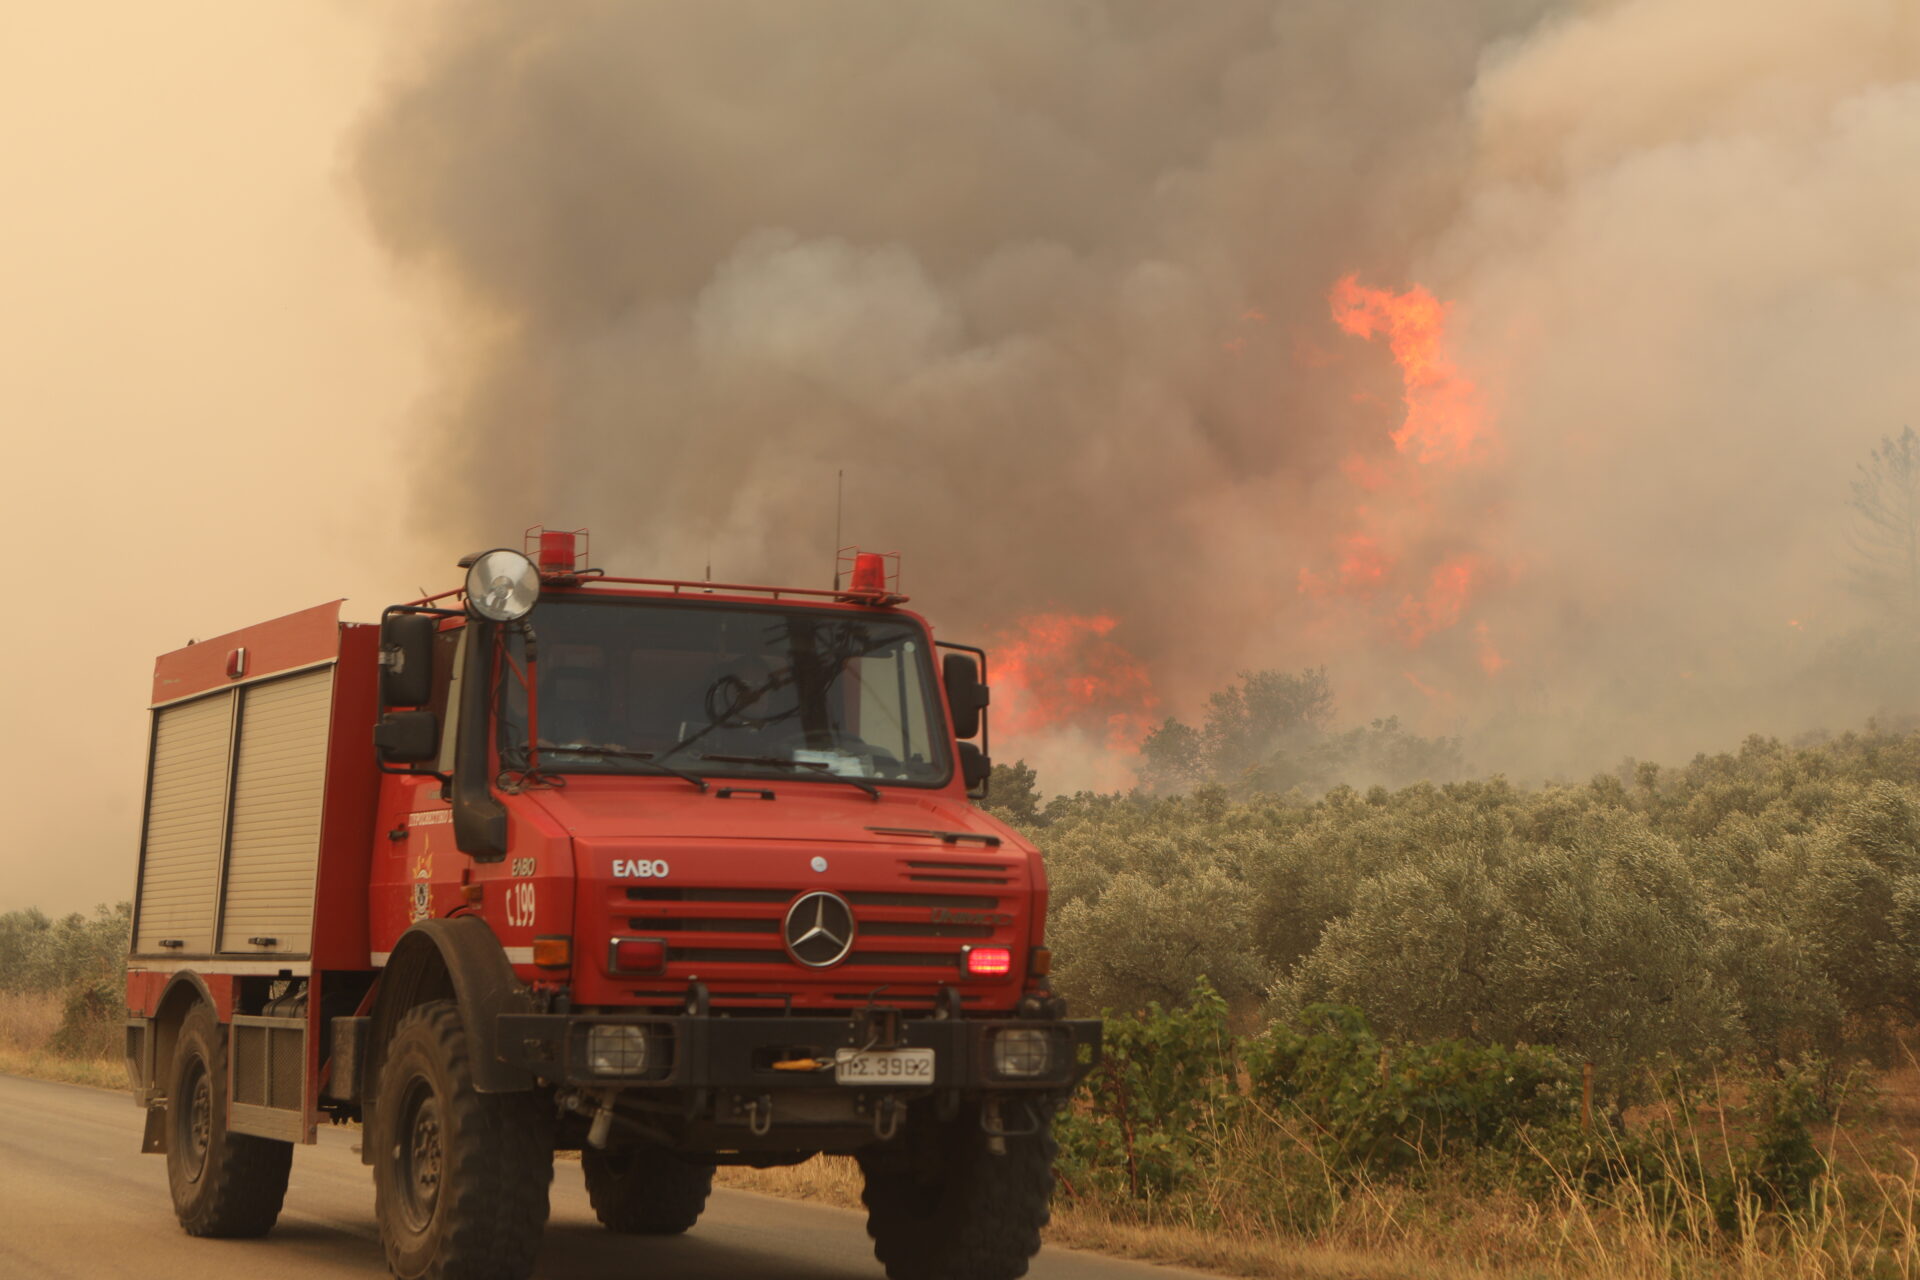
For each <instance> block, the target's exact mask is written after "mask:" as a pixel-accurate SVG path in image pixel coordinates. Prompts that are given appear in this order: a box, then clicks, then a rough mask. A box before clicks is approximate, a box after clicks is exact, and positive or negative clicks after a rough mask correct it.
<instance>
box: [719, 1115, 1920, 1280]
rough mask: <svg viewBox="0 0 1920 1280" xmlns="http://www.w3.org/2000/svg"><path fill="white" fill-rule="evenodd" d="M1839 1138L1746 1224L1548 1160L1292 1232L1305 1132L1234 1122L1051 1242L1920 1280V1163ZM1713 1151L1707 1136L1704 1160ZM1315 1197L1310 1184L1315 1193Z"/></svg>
mask: <svg viewBox="0 0 1920 1280" xmlns="http://www.w3.org/2000/svg"><path fill="white" fill-rule="evenodd" d="M1827 1137H1828V1141H1829V1145H1828V1150H1827V1152H1826V1154H1827V1155H1828V1157H1829V1159H1830V1160H1834V1161H1835V1162H1836V1164H1837V1166H1838V1167H1841V1168H1843V1169H1844V1170H1845V1172H1844V1173H1842V1174H1839V1175H1837V1176H1834V1177H1829V1178H1826V1179H1823V1180H1822V1181H1821V1183H1820V1184H1819V1186H1818V1187H1817V1189H1816V1194H1815V1195H1814V1197H1813V1201H1812V1204H1811V1207H1810V1208H1809V1209H1808V1210H1806V1211H1805V1212H1802V1213H1799V1214H1795V1215H1776V1214H1764V1213H1762V1212H1761V1211H1760V1208H1759V1206H1758V1205H1756V1204H1753V1203H1751V1202H1748V1203H1745V1204H1743V1205H1741V1206H1740V1208H1739V1217H1740V1223H1739V1227H1738V1229H1737V1230H1735V1231H1732V1232H1727V1231H1723V1230H1721V1229H1720V1227H1719V1226H1718V1224H1717V1223H1716V1215H1715V1206H1714V1205H1713V1203H1711V1202H1710V1200H1709V1198H1708V1194H1707V1192H1706V1189H1705V1188H1704V1186H1702V1185H1701V1184H1700V1182H1699V1179H1698V1178H1697V1176H1696V1175H1694V1174H1690V1173H1688V1172H1687V1170H1686V1169H1684V1168H1682V1167H1681V1166H1680V1165H1679V1164H1677V1163H1676V1164H1674V1165H1672V1166H1670V1167H1669V1168H1668V1169H1667V1173H1668V1174H1669V1176H1670V1179H1671V1183H1672V1186H1673V1187H1674V1188H1677V1193H1676V1194H1674V1195H1673V1196H1672V1197H1671V1198H1669V1199H1667V1200H1664V1201H1657V1200H1656V1198H1655V1197H1653V1196H1652V1195H1650V1194H1649V1193H1648V1192H1647V1191H1646V1190H1645V1188H1644V1187H1643V1186H1641V1185H1640V1184H1638V1183H1632V1182H1628V1183H1622V1184H1620V1185H1619V1186H1617V1187H1616V1188H1614V1189H1613V1190H1612V1191H1610V1192H1606V1193H1603V1194H1599V1195H1594V1194H1587V1193H1583V1192H1582V1191H1580V1190H1579V1189H1578V1187H1577V1186H1576V1183H1575V1180H1574V1179H1573V1177H1572V1175H1571V1174H1570V1173H1567V1172H1565V1171H1561V1172H1559V1173H1555V1172H1554V1170H1553V1166H1552V1161H1551V1159H1550V1158H1549V1157H1547V1156H1545V1155H1540V1156H1539V1158H1538V1163H1537V1164H1536V1165H1535V1167H1534V1170H1533V1172H1534V1173H1535V1174H1541V1173H1544V1174H1545V1175H1546V1177H1547V1180H1548V1185H1549V1188H1550V1189H1549V1190H1548V1191H1547V1193H1545V1194H1541V1193H1539V1192H1538V1191H1536V1192H1535V1194H1532V1195H1526V1194H1522V1193H1521V1191H1520V1190H1519V1189H1518V1187H1517V1185H1516V1186H1514V1187H1510V1188H1502V1187H1501V1186H1499V1185H1498V1184H1497V1182H1496V1183H1495V1184H1494V1185H1491V1186H1490V1185H1488V1182H1487V1179H1486V1178H1485V1176H1484V1175H1483V1176H1481V1177H1480V1178H1478V1179H1475V1180H1474V1182H1473V1183H1472V1184H1471V1185H1470V1184H1469V1183H1468V1181H1467V1180H1466V1179H1465V1178H1464V1177H1454V1178H1451V1179H1449V1178H1441V1177H1434V1176H1433V1174H1434V1172H1435V1171H1431V1170H1430V1171H1429V1174H1428V1177H1427V1179H1426V1183H1427V1185H1425V1186H1424V1187H1414V1186H1410V1185H1407V1184H1404V1183H1400V1182H1395V1181H1387V1180H1379V1181H1369V1180H1366V1179H1361V1180H1358V1181H1354V1182H1350V1183H1348V1184H1346V1185H1345V1186H1343V1187H1342V1188H1341V1194H1340V1195H1338V1196H1337V1197H1336V1198H1334V1199H1333V1200H1332V1201H1331V1202H1330V1204H1329V1207H1328V1210H1327V1212H1326V1213H1325V1214H1323V1215H1322V1216H1321V1217H1320V1219H1319V1220H1318V1221H1317V1222H1316V1223H1315V1224H1314V1225H1312V1226H1310V1227H1302V1228H1289V1227H1287V1226H1285V1225H1284V1224H1282V1223H1280V1222H1277V1221H1275V1219H1274V1218H1273V1216H1272V1210H1271V1206H1272V1205H1273V1204H1274V1202H1275V1187H1274V1185H1273V1182H1274V1179H1272V1178H1271V1177H1269V1176H1267V1175H1263V1174H1260V1173H1257V1172H1255V1171H1256V1170H1261V1169H1266V1170H1272V1169H1276V1168H1279V1167H1283V1166H1286V1165H1290V1166H1291V1167H1292V1168H1293V1170H1294V1171H1295V1176H1296V1177H1299V1178H1301V1179H1302V1180H1303V1181H1307V1182H1310V1181H1311V1180H1312V1176H1311V1174H1310V1173H1309V1172H1307V1169H1306V1167H1305V1166H1304V1163H1303V1161H1302V1160H1301V1159H1300V1158H1299V1155H1300V1153H1299V1151H1298V1150H1293V1151H1287V1152H1281V1151H1276V1150H1272V1149H1269V1150H1267V1151H1264V1152H1263V1151H1256V1150H1253V1149H1252V1148H1251V1146H1250V1145H1249V1144H1251V1143H1254V1142H1264V1143H1270V1144H1279V1143H1286V1142H1294V1141H1296V1139H1294V1138H1292V1137H1291V1136H1289V1135H1285V1134H1283V1133H1280V1132H1277V1131H1276V1132H1269V1133H1267V1134H1264V1135H1251V1136H1250V1135H1248V1134H1246V1133H1244V1132H1243V1133H1240V1134H1238V1135H1234V1136H1231V1137H1228V1136H1226V1135H1224V1134H1223V1137H1222V1141H1221V1142H1220V1143H1219V1144H1218V1145H1217V1146H1216V1147H1215V1148H1214V1150H1213V1151H1212V1152H1210V1155H1211V1156H1212V1157H1213V1159H1212V1160H1211V1161H1210V1162H1209V1166H1208V1167H1207V1168H1206V1169H1205V1170H1204V1171H1203V1172H1202V1174H1201V1176H1200V1177H1199V1179H1198V1182H1199V1183H1200V1185H1199V1186H1198V1187H1197V1188H1195V1189H1194V1193H1193V1194H1191V1195H1189V1196H1187V1197H1185V1198H1184V1199H1183V1201H1182V1203H1181V1205H1180V1206H1178V1207H1176V1206H1170V1205H1161V1206H1157V1207H1156V1208H1154V1209H1152V1210H1143V1209H1142V1208H1141V1207H1140V1206H1138V1205H1135V1204H1102V1203H1097V1202H1094V1201H1092V1200H1090V1199H1089V1198H1086V1197H1082V1198H1079V1199H1075V1198H1073V1197H1071V1196H1069V1195H1066V1194H1064V1193H1063V1194H1062V1195H1060V1196H1059V1197H1057V1198H1056V1203H1055V1206H1054V1217H1053V1224H1052V1225H1051V1226H1050V1227H1049V1228H1048V1230H1047V1232H1046V1237H1047V1239H1048V1241H1049V1242H1050V1243H1052V1244H1055V1245H1064V1246H1067V1247H1071V1248H1080V1249H1090V1250H1095V1251H1098V1252H1101V1253H1107V1254H1113V1255H1117V1256H1122V1257H1132V1258H1140V1259H1144V1260H1148V1261H1153V1262H1161V1263H1173V1264H1179V1265H1184V1266H1189V1267H1196V1268H1200V1269H1204V1270H1209V1271H1215V1272H1219V1273H1221V1274H1225V1275H1232V1276H1245V1277H1251V1278H1253V1280H1330V1278H1332V1277H1341V1278H1343V1280H1398V1278H1400V1277H1421V1278H1425V1277H1434V1278H1436V1280H1839V1278H1840V1277H1862V1278H1870V1280H1880V1278H1882V1277H1885V1278H1887V1280H1896V1278H1897V1280H1920V1158H1916V1157H1915V1156H1914V1155H1912V1154H1911V1153H1910V1152H1907V1153H1905V1154H1904V1155H1903V1156H1902V1157H1901V1159H1900V1161H1897V1162H1894V1163H1889V1162H1888V1160H1886V1159H1885V1158H1884V1157H1883V1156H1882V1157H1876V1158H1874V1159H1872V1160H1869V1159H1868V1158H1867V1155H1866V1153H1863V1152H1861V1151H1859V1150H1858V1149H1855V1150H1853V1151H1851V1152H1847V1151H1839V1150H1835V1149H1833V1147H1832V1145H1831V1144H1832V1143H1836V1142H1838V1143H1845V1142H1847V1141H1849V1139H1848V1138H1847V1137H1846V1135H1844V1134H1843V1133H1842V1132H1841V1131H1839V1130H1837V1129H1836V1130H1834V1131H1832V1132H1831V1133H1830V1134H1829V1135H1827ZM1708 1150H1709V1148H1708V1147H1707V1146H1706V1145H1703V1146H1702V1147H1701V1148H1700V1154H1702V1155H1705V1154H1706V1153H1707V1152H1708ZM1288 1156H1290V1157H1292V1159H1290V1160H1287V1159H1283V1158H1282V1157H1288ZM1708 1158H1709V1159H1712V1158H1713V1157H1711V1156H1708ZM1556 1179H1557V1181H1556ZM1263 1180H1264V1181H1265V1182H1266V1184H1267V1185H1265V1186H1260V1185H1257V1184H1258V1183H1260V1182H1261V1181H1263ZM718 1181H719V1183H720V1184H721V1185H723V1186H732V1187H741V1188H745V1189H748V1190H753V1191H759V1192H764V1193H768V1194H772V1195H778V1196H784V1197H788V1198H791V1199H800V1200H811V1201H815V1202H818V1203H823V1204H831V1205H838V1206H841V1207H845V1208H858V1207H859V1196H860V1177H859V1171H858V1169H857V1168H856V1166H855V1165H854V1163H853V1161H852V1160H850V1159H847V1158H845V1157H837V1158H835V1157H820V1158H816V1159H814V1160H811V1161H809V1162H807V1163H806V1164H803V1165H799V1166H796V1167H794V1168H790V1169H769V1170H750V1169H725V1170H722V1171H721V1173H720V1175H719V1178H718ZM1555 1187H1557V1190H1554V1189H1552V1188H1555ZM1312 1193H1313V1189H1312V1188H1311V1187H1307V1188H1304V1189H1303V1191H1302V1197H1303V1198H1307V1197H1310V1196H1311V1195H1312Z"/></svg>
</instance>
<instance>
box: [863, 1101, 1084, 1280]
mask: <svg viewBox="0 0 1920 1280" xmlns="http://www.w3.org/2000/svg"><path fill="white" fill-rule="evenodd" d="M1033 1113H1034V1117H1035V1118H1036V1119H1037V1121H1038V1123H1039V1130H1038V1132H1035V1133H1030V1134H1026V1135H1023V1136H1019V1137H1009V1138H1008V1139H1007V1140H1006V1143H1007V1150H1006V1154H1005V1155H994V1154H992V1152H990V1151H989V1150H988V1147H987V1135H986V1134H985V1133H984V1132H982V1131H981V1128H980V1112H979V1110H978V1108H976V1107H972V1106H966V1107H962V1108H961V1109H960V1114H959V1116H957V1117H956V1118H955V1119H953V1120H950V1121H946V1122H941V1121H939V1120H937V1119H935V1118H934V1117H933V1115H932V1114H931V1113H930V1112H929V1111H927V1110H925V1109H923V1107H922V1106H916V1107H915V1108H914V1110H913V1112H912V1113H910V1114H909V1116H908V1120H907V1129H906V1131H905V1132H903V1133H902V1134H901V1135H900V1137H899V1138H897V1139H895V1140H894V1142H892V1143H889V1144H887V1145H885V1146H879V1147H869V1148H867V1149H866V1150H865V1151H862V1152H860V1153H859V1161H860V1170H861V1172H862V1173H863V1174H864V1175H865V1178H866V1185H865V1187H864V1188H863V1189H862V1191H861V1195H860V1198H861V1199H862V1200H864V1201H865V1202H866V1206H867V1234H868V1235H870V1236H872V1237H873V1255H874V1257H876V1258H878V1259H879V1260H880V1264H881V1265H882V1266H884V1267H885V1268H886V1269H887V1275H888V1277H889V1278H890V1280H1015V1278H1016V1277H1018V1276H1023V1275H1025V1274H1026V1273H1027V1263H1028V1262H1029V1261H1030V1260H1031V1259H1032V1258H1033V1255H1034V1254H1036V1253H1038V1252H1039V1251H1040V1228H1042V1227H1044V1226H1046V1225H1047V1218H1048V1211H1047V1203H1048V1201H1049V1200H1050V1199H1051V1198H1052V1196H1053V1157H1054V1153H1055V1151H1056V1150H1057V1149H1058V1148H1057V1144H1055V1142H1054V1140H1053V1129H1052V1123H1051V1122H1052V1119H1053V1111H1052V1107H1051V1106H1047V1105H1043V1104H1041V1103H1038V1102H1036V1103H1035V1104H1034V1106H1033ZM1006 1118H1007V1120H1008V1123H1009V1125H1010V1127H1019V1126H1021V1125H1024V1123H1025V1122H1026V1119H1027V1117H1026V1115H1025V1114H1024V1109H1023V1108H1022V1107H1020V1106H1018V1105H1010V1106H1008V1107H1007V1108H1006Z"/></svg>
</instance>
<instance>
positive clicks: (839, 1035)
mask: <svg viewBox="0 0 1920 1280" xmlns="http://www.w3.org/2000/svg"><path fill="white" fill-rule="evenodd" d="M1100 1025H1101V1024H1100V1023H1099V1021H1097V1020H1096V1019H1091V1018H1084V1019H1047V1018H991V1019H990V1018H957V1019H956V1018H930V1017H922V1018H903V1017H895V1018H892V1019H878V1020H876V1019H875V1018H873V1017H872V1016H871V1011H860V1012H857V1013H855V1014H854V1015H853V1016H851V1017H837V1018H836V1017H818V1018H811V1017H793V1016H765V1017H762V1016H741V1015H734V1016H724V1015H715V1014H682V1015H674V1016H666V1017H662V1016H657V1015H653V1014H638V1013H635V1014H625V1013H566V1014H502V1015H500V1019H499V1023H498V1026H497V1029H496V1030H497V1038H496V1041H495V1044H496V1046H497V1049H496V1051H497V1052H498V1054H499V1056H500V1058H501V1060H502V1061H504V1062H506V1063H508V1064H510V1065H513V1066H517V1067H522V1068H525V1069H526V1070H527V1071H529V1072H531V1073H532V1074H533V1075H535V1076H536V1077H538V1078H540V1079H541V1080H543V1081H545V1082H547V1083H549V1084H556V1085H573V1086H591V1087H596V1088H615V1089H630V1088H631V1089H718V1090H728V1091H743V1092H744V1091H756V1090H766V1089H775V1088H777V1089H782V1090H791V1089H808V1088H815V1087H818V1088H821V1089H824V1090H836V1089H843V1088H844V1086H840V1085H838V1084H836V1081H835V1076H834V1071H833V1069H832V1063H833V1059H834V1053H835V1051H836V1050H839V1049H861V1048H877V1049H932V1050H933V1051H934V1074H933V1080H932V1082H931V1083H930V1084H929V1083H927V1082H925V1081H918V1082H915V1084H914V1085H913V1086H910V1087H914V1088H918V1089H933V1090H937V1091H954V1092H959V1093H975V1092H995V1093H998V1092H1003V1091H1012V1092H1024V1091H1034V1092H1054V1093H1058V1092H1062V1091H1064V1090H1066V1089H1069V1088H1071V1087H1072V1086H1073V1085H1074V1084H1076V1083H1077V1082H1078V1081H1079V1080H1080V1078H1081V1077H1082V1076H1084V1075H1085V1074H1086V1073H1087V1072H1088V1071H1089V1070H1091V1069H1092V1067H1093V1065H1094V1064H1095V1063H1097V1062H1098V1061H1099V1060H1100ZM596 1026H634V1027H639V1028H641V1029H643V1030H644V1031H645V1032H646V1033H647V1035H648V1042H649V1045H650V1046H657V1048H654V1049H653V1050H652V1051H650V1052H649V1054H648V1062H647V1065H646V1067H645V1068H644V1069H643V1070H642V1071H640V1072H637V1073H635V1074H632V1075H615V1074H607V1073H602V1072H596V1071H594V1070H592V1069H591V1067H590V1065H589V1061H588V1055H587V1035H588V1032H589V1031H590V1030H591V1029H592V1028H593V1027H596ZM1010 1029H1022V1030H1042V1031H1044V1032H1045V1033H1046V1034H1047V1037H1048V1039H1049V1041H1050V1043H1051V1047H1052V1052H1051V1053H1050V1055H1049V1062H1048V1066H1047V1069H1046V1070H1045V1071H1043V1072H1041V1073H1039V1074H1036V1075H1031V1076H1009V1075H1005V1074H1001V1073H1000V1072H997V1071H996V1070H995V1064H994V1053H993V1043H994V1042H993V1037H994V1034H995V1033H996V1032H998V1031H1002V1030H1010ZM806 1062H813V1063H815V1064H818V1065H817V1066H815V1067H814V1068H813V1069H807V1068H805V1067H796V1065H795V1064H799V1063H806ZM776 1063H784V1064H787V1065H785V1066H776V1065H775V1064H776ZM860 1087H861V1088H867V1089H875V1088H878V1089H885V1088H889V1087H892V1086H889V1085H885V1084H876V1083H873V1082H866V1083H863V1084H862V1085H861V1086H860Z"/></svg>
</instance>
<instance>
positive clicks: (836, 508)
mask: <svg viewBox="0 0 1920 1280" xmlns="http://www.w3.org/2000/svg"><path fill="white" fill-rule="evenodd" d="M846 496H847V473H846V470H845V469H844V468H843V469H841V470H839V471H836V472H834V473H833V589H834V590H835V591H838V590H839V589H840V547H841V545H842V544H841V542H840V513H841V512H842V511H843V510H845V508H846Z"/></svg>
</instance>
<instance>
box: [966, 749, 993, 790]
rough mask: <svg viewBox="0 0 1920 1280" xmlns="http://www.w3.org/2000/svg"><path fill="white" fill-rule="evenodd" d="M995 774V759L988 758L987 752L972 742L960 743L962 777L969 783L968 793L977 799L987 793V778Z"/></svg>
mask: <svg viewBox="0 0 1920 1280" xmlns="http://www.w3.org/2000/svg"><path fill="white" fill-rule="evenodd" d="M992 776H993V761H991V760H989V759H987V753H986V752H984V751H982V750H981V749H980V748H979V747H976V746H975V745H973V743H971V742H963V743H961V744H960V778H961V781H963V782H965V783H966V784H967V794H968V795H970V796H972V797H974V798H975V799H976V800H977V799H979V798H981V797H983V796H985V795H986V794H987V779H988V778H990V777H992Z"/></svg>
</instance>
